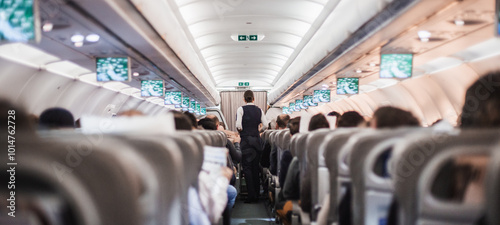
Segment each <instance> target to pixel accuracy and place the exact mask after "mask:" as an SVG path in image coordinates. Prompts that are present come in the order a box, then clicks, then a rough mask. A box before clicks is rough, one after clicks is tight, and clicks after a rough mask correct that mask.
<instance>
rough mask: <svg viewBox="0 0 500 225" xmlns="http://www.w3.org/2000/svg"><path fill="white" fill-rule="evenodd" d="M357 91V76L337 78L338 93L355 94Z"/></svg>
mask: <svg viewBox="0 0 500 225" xmlns="http://www.w3.org/2000/svg"><path fill="white" fill-rule="evenodd" d="M358 93H359V78H357V77H344V78H337V94H338V95H355V94H358Z"/></svg>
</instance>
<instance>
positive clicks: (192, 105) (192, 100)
mask: <svg viewBox="0 0 500 225" xmlns="http://www.w3.org/2000/svg"><path fill="white" fill-rule="evenodd" d="M194 109H196V100H194V99H191V101H189V111H190V112H191V111H193V112H194Z"/></svg>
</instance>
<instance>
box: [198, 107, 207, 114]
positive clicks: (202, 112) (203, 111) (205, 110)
mask: <svg viewBox="0 0 500 225" xmlns="http://www.w3.org/2000/svg"><path fill="white" fill-rule="evenodd" d="M200 114H201V115H202V116H205V115H207V108H201V109H200Z"/></svg>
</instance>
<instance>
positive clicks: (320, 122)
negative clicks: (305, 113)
mask: <svg viewBox="0 0 500 225" xmlns="http://www.w3.org/2000/svg"><path fill="white" fill-rule="evenodd" d="M321 128H330V124H329V123H328V120H327V119H326V117H325V115H323V114H321V113H318V114H316V115H314V116H313V117H312V118H311V121H310V122H309V129H308V130H309V131H314V130H317V129H321Z"/></svg>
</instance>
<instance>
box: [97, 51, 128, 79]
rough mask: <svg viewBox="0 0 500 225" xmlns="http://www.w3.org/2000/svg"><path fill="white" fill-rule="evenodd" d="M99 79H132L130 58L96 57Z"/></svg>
mask: <svg viewBox="0 0 500 225" xmlns="http://www.w3.org/2000/svg"><path fill="white" fill-rule="evenodd" d="M96 74H97V81H130V59H129V58H127V57H118V58H116V57H107V58H97V59H96Z"/></svg>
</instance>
